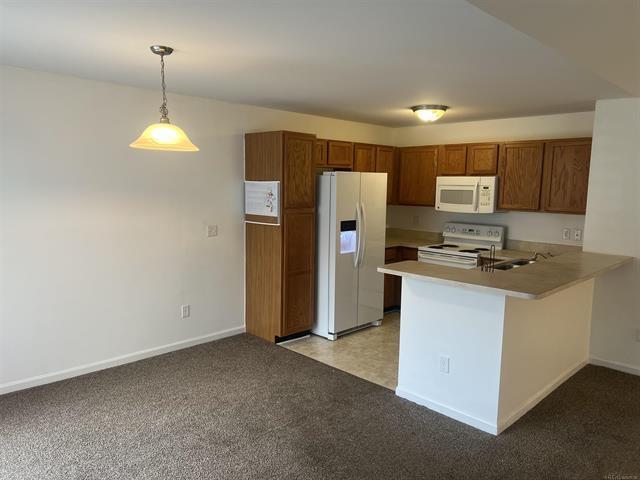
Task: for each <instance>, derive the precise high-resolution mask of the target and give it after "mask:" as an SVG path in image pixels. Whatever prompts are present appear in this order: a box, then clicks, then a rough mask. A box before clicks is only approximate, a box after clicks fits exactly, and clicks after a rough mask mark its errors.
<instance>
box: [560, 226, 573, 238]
mask: <svg viewBox="0 0 640 480" xmlns="http://www.w3.org/2000/svg"><path fill="white" fill-rule="evenodd" d="M562 239H563V240H571V229H570V228H563V229H562Z"/></svg>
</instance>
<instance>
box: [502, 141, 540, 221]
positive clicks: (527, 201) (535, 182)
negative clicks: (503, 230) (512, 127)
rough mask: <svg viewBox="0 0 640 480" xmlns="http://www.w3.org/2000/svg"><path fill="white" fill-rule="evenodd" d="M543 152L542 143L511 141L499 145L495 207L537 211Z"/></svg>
mask: <svg viewBox="0 0 640 480" xmlns="http://www.w3.org/2000/svg"><path fill="white" fill-rule="evenodd" d="M543 151H544V143H543V142H513V143H505V144H503V145H501V146H500V159H499V162H498V164H499V165H498V167H499V175H500V181H499V185H498V189H499V197H500V201H499V208H501V209H505V210H538V209H539V208H540V193H541V190H542V164H543V156H542V155H543Z"/></svg>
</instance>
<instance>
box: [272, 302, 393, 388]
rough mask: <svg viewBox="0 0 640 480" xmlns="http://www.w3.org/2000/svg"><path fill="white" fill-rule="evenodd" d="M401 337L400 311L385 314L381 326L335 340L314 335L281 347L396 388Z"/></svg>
mask: <svg viewBox="0 0 640 480" xmlns="http://www.w3.org/2000/svg"><path fill="white" fill-rule="evenodd" d="M399 340H400V312H391V313H388V314H386V315H385V316H384V319H383V320H382V325H381V326H379V327H369V328H366V329H364V330H359V331H357V332H353V333H350V334H348V335H345V336H343V337H339V338H338V340H336V341H334V342H332V341H330V340H327V339H326V338H322V337H318V336H316V335H311V336H310V337H307V338H302V339H300V340H295V341H293V342H288V343H285V344H284V345H282V346H283V347H284V348H287V349H289V350H293V351H294V352H298V353H300V354H302V355H305V356H307V357H310V358H313V359H314V360H318V361H319V362H322V363H326V364H327V365H331V366H332V367H335V368H337V369H339V370H344V371H345V372H348V373H350V374H352V375H355V376H356V377H360V378H364V379H365V380H369V381H370V382H373V383H377V384H378V385H382V386H383V387H387V388H390V389H392V390H395V388H396V386H397V384H398V345H399Z"/></svg>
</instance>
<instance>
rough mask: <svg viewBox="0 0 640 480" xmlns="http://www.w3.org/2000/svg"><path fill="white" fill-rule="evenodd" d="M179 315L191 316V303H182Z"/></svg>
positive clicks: (183, 316)
mask: <svg viewBox="0 0 640 480" xmlns="http://www.w3.org/2000/svg"><path fill="white" fill-rule="evenodd" d="M180 316H181V317H182V318H188V317H190V316H191V305H182V306H181V307H180Z"/></svg>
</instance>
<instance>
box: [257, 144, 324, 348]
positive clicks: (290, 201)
mask: <svg viewBox="0 0 640 480" xmlns="http://www.w3.org/2000/svg"><path fill="white" fill-rule="evenodd" d="M315 152H316V136H315V135H310V134H305V133H295V132H262V133H248V134H246V135H245V180H251V181H279V182H280V218H279V223H277V221H275V222H276V223H273V224H265V223H266V222H262V220H266V219H260V218H251V217H249V218H245V220H247V222H246V244H245V245H246V247H245V248H246V309H245V313H246V327H247V333H251V334H253V335H257V336H259V337H262V338H264V339H265V340H268V341H270V342H274V341H277V340H278V339H280V338H283V337H287V336H289V335H293V334H296V333H301V332H305V331H308V330H310V329H311V327H312V326H313V322H314V316H315V250H316V248H315V245H316V240H315V229H316V193H315V184H316V182H315V158H314V157H315ZM268 221H273V220H268Z"/></svg>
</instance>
